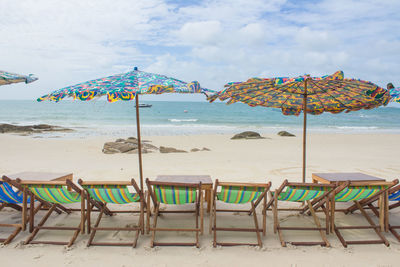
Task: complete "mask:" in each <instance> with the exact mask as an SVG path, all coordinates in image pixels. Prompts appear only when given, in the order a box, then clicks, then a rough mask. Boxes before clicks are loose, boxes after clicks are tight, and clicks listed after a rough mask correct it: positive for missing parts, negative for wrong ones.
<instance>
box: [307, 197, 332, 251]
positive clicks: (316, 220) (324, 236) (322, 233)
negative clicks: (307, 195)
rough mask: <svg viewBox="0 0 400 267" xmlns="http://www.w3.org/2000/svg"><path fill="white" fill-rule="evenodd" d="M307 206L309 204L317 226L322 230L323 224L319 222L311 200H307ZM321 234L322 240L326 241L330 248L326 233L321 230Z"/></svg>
mask: <svg viewBox="0 0 400 267" xmlns="http://www.w3.org/2000/svg"><path fill="white" fill-rule="evenodd" d="M307 204H308V207H309V209H310V211H311V215H312V216H313V218H314V222H315V224H316V225H317V227H319V228H322V226H321V223H320V222H319V219H318V217H317V216H316V215H315V211H314V208H313V206H312V204H311V202H310V201H309V200H307ZM319 233H320V234H321V238H322V240H324V242H325V246H327V247H330V246H331V244H329V241H328V239H327V238H326V235H325V232H324V231H323V230H319Z"/></svg>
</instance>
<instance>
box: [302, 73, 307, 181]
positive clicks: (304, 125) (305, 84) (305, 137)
mask: <svg viewBox="0 0 400 267" xmlns="http://www.w3.org/2000/svg"><path fill="white" fill-rule="evenodd" d="M303 114H304V119H303V183H305V182H306V140H307V79H306V80H305V81H304V98H303Z"/></svg>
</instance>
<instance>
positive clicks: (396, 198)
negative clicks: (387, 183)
mask: <svg viewBox="0 0 400 267" xmlns="http://www.w3.org/2000/svg"><path fill="white" fill-rule="evenodd" d="M389 200H390V201H400V190H399V191H397V192H394V193H392V194H390V195H389Z"/></svg>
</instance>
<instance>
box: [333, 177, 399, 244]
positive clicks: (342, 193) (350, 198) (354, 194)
mask: <svg viewBox="0 0 400 267" xmlns="http://www.w3.org/2000/svg"><path fill="white" fill-rule="evenodd" d="M397 183H398V180H394V181H392V182H347V183H345V184H343V185H341V186H339V187H338V188H336V190H335V196H334V197H332V199H331V201H330V202H331V204H330V206H331V207H330V213H331V228H332V229H331V231H335V233H336V235H337V237H338V238H339V240H340V242H341V243H342V245H343V246H344V247H347V245H357V244H385V245H386V246H389V242H388V241H387V239H386V238H385V237H384V236H383V234H382V233H381V230H384V229H385V227H384V225H385V220H386V218H387V214H386V208H385V205H386V204H385V203H387V201H386V200H385V197H386V196H387V191H388V190H389V189H390V188H391V187H392V186H394V185H396V184H397ZM370 199H379V202H380V207H379V211H377V210H375V211H376V212H377V215H378V217H379V224H378V225H377V224H375V223H374V221H373V220H372V219H371V217H370V216H369V215H368V214H367V212H366V211H365V208H364V207H363V206H365V205H367V203H368V201H369V200H370ZM337 202H354V205H353V206H351V207H350V208H347V209H345V210H343V211H344V212H345V213H348V212H349V211H354V209H353V207H356V208H357V210H360V212H361V214H362V215H363V217H364V218H365V219H366V220H367V222H368V223H369V224H370V225H367V226H365V225H351V226H337V225H336V224H335V211H341V210H338V209H336V208H335V205H336V204H335V203H337ZM355 229H372V230H374V231H375V233H376V234H377V236H378V237H379V239H378V240H352V241H347V240H345V239H344V237H343V235H342V234H341V232H340V230H355Z"/></svg>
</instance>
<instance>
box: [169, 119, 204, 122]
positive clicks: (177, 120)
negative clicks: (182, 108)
mask: <svg viewBox="0 0 400 267" xmlns="http://www.w3.org/2000/svg"><path fill="white" fill-rule="evenodd" d="M198 120H199V119H168V121H170V122H194V121H198Z"/></svg>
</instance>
